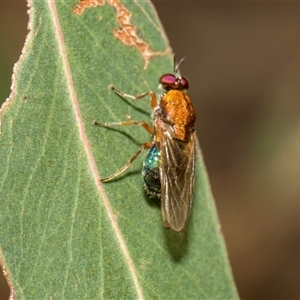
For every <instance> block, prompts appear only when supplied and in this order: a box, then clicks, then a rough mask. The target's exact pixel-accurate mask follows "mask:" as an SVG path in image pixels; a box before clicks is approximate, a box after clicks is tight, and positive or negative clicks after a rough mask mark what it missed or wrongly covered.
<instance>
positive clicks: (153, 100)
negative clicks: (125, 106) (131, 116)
mask: <svg viewBox="0 0 300 300" xmlns="http://www.w3.org/2000/svg"><path fill="white" fill-rule="evenodd" d="M108 87H109V88H110V89H111V90H112V91H114V92H115V93H116V94H117V95H119V96H120V97H123V98H128V99H131V100H140V99H142V98H144V97H146V96H147V95H150V97H151V108H152V109H153V108H154V107H156V106H157V99H156V95H155V93H154V92H152V91H150V92H147V93H142V94H140V95H137V96H132V95H129V94H126V93H123V92H121V91H119V90H117V89H116V88H115V87H114V86H113V85H112V84H111V85H109V86H108Z"/></svg>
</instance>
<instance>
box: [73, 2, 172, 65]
mask: <svg viewBox="0 0 300 300" xmlns="http://www.w3.org/2000/svg"><path fill="white" fill-rule="evenodd" d="M105 3H107V4H109V5H110V6H112V7H113V8H114V9H115V11H116V18H117V21H118V25H119V28H114V29H113V35H114V36H115V37H116V38H118V39H119V40H120V41H121V42H122V43H124V44H125V45H127V46H133V47H135V48H136V49H137V50H138V51H139V52H140V53H141V55H142V57H143V59H144V69H147V67H148V64H149V60H150V58H151V57H154V56H164V55H167V54H168V53H169V54H172V53H171V50H170V49H168V47H167V49H166V50H165V51H162V52H160V51H158V52H155V51H153V50H152V49H151V48H150V46H149V45H148V44H147V43H146V42H145V41H144V40H142V39H141V38H140V37H139V36H138V34H137V31H138V30H137V27H136V26H135V25H134V24H133V23H132V22H131V16H132V14H131V12H130V11H129V10H127V9H126V7H125V6H124V5H123V4H122V3H121V1H119V0H106V1H105V0H80V1H79V3H78V4H77V5H76V6H75V7H74V10H73V11H74V13H75V14H77V15H81V14H82V13H83V12H84V10H85V9H87V8H90V7H97V6H103V5H104V4H105ZM136 5H138V6H139V7H140V8H141V10H142V9H143V8H142V7H141V6H140V4H139V3H138V2H136ZM154 26H155V27H156V25H155V24H154Z"/></svg>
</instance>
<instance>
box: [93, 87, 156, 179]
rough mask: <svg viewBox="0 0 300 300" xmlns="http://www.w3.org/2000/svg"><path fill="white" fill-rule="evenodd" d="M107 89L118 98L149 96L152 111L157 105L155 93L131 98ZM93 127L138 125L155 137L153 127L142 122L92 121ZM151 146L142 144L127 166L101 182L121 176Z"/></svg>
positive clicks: (135, 97) (135, 98) (128, 96)
mask: <svg viewBox="0 0 300 300" xmlns="http://www.w3.org/2000/svg"><path fill="white" fill-rule="evenodd" d="M109 88H110V89H111V90H113V91H114V92H115V93H116V94H117V95H119V96H120V97H123V98H128V99H132V100H139V99H141V98H144V97H146V96H147V95H150V97H151V107H152V109H153V108H154V107H156V106H157V104H158V103H157V99H156V95H155V93H154V92H151V91H150V92H147V93H143V94H140V95H137V96H132V95H129V94H126V93H123V92H121V91H119V90H117V89H116V88H115V87H114V86H113V85H110V86H109ZM93 125H95V126H104V127H109V126H124V125H139V126H142V127H143V128H144V129H145V130H147V131H148V132H149V133H150V134H152V135H155V130H154V129H153V127H152V126H150V125H149V124H148V123H146V122H144V121H134V120H127V121H123V122H105V123H100V122H97V121H94V122H93ZM152 145H153V142H149V143H144V144H143V145H142V146H141V147H140V149H139V150H138V151H137V152H136V153H135V154H134V155H133V156H132V157H131V158H130V160H129V161H128V162H127V164H126V165H125V166H123V167H122V168H121V169H120V170H118V171H117V172H115V173H114V174H112V175H110V176H108V177H105V178H103V179H101V181H102V182H108V181H110V180H112V179H114V178H116V177H118V176H119V175H121V174H122V173H123V172H124V171H125V170H127V169H128V168H129V167H130V166H131V164H132V163H133V161H134V160H135V159H136V158H137V157H138V156H139V155H140V153H141V152H142V151H143V150H145V149H150V148H151V147H152Z"/></svg>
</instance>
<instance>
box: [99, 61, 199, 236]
mask: <svg viewBox="0 0 300 300" xmlns="http://www.w3.org/2000/svg"><path fill="white" fill-rule="evenodd" d="M182 60H183V59H182ZM182 60H181V61H180V62H179V63H178V64H176V63H175V59H174V69H173V73H167V74H164V75H162V76H161V77H160V78H159V83H160V85H161V86H162V88H163V89H164V92H163V93H162V94H161V95H159V96H157V95H156V94H155V93H154V92H152V91H150V92H147V93H143V94H140V95H138V96H132V95H129V94H126V93H123V92H121V91H119V90H117V89H116V88H115V87H114V86H113V85H110V86H109V87H110V89H112V90H113V91H114V92H115V93H116V94H117V95H119V96H121V97H123V98H129V99H132V100H139V99H141V98H144V97H146V96H147V95H150V102H151V108H152V123H153V127H152V126H150V125H149V124H148V123H146V122H144V121H134V120H131V119H129V120H127V121H124V122H107V123H98V122H96V121H94V125H98V126H118V125H122V126H123V125H139V126H142V127H143V128H145V129H146V130H147V131H148V132H149V133H151V134H152V135H153V141H152V142H147V143H144V144H142V145H141V147H140V149H139V150H138V151H137V152H136V153H135V154H134V155H133V156H132V157H131V158H130V160H129V161H128V162H127V164H126V165H124V166H123V167H122V168H121V169H120V170H118V171H117V172H115V173H114V174H112V175H110V176H109V177H106V178H104V179H102V180H101V181H102V182H107V181H110V180H112V179H114V178H116V177H117V176H119V175H120V174H122V173H123V172H124V171H125V170H126V169H127V168H129V167H130V166H131V164H132V162H133V161H134V160H135V159H136V158H137V157H138V155H139V154H140V153H141V152H142V151H143V150H145V149H149V150H148V153H147V156H146V158H145V160H144V163H143V168H142V177H143V179H144V187H145V189H146V192H147V194H149V196H150V197H156V198H160V199H161V212H162V218H163V223H164V226H165V227H170V228H172V229H173V230H175V231H181V230H182V229H183V228H184V227H185V225H186V223H187V221H188V219H189V216H190V213H191V207H192V198H193V188H194V178H195V157H196V149H195V144H196V133H195V121H196V114H195V110H194V108H193V105H192V102H191V100H190V98H189V97H188V95H187V93H186V91H187V89H188V88H189V82H188V80H187V79H186V78H185V77H183V76H181V75H180V73H179V65H180V63H181V62H182Z"/></svg>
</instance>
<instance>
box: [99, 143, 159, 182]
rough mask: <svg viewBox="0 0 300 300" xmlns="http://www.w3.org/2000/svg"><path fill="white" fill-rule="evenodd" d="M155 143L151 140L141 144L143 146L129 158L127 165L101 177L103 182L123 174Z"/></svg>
mask: <svg viewBox="0 0 300 300" xmlns="http://www.w3.org/2000/svg"><path fill="white" fill-rule="evenodd" d="M152 145H153V142H149V143H145V144H143V145H142V146H141V148H140V149H139V150H138V151H137V152H136V153H135V154H134V155H133V156H132V157H131V158H130V159H129V161H128V162H127V164H126V165H125V166H123V167H122V168H121V169H120V170H118V171H117V172H115V173H114V174H112V175H110V176H108V177H105V178H103V179H100V180H101V181H102V182H108V181H110V180H112V179H114V178H116V177H118V176H119V175H121V174H122V173H123V172H124V171H125V170H127V169H128V168H129V167H130V166H131V164H132V163H133V161H134V160H135V159H136V158H137V157H138V156H139V155H140V153H141V152H142V151H143V150H145V149H150V148H151V147H152Z"/></svg>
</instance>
